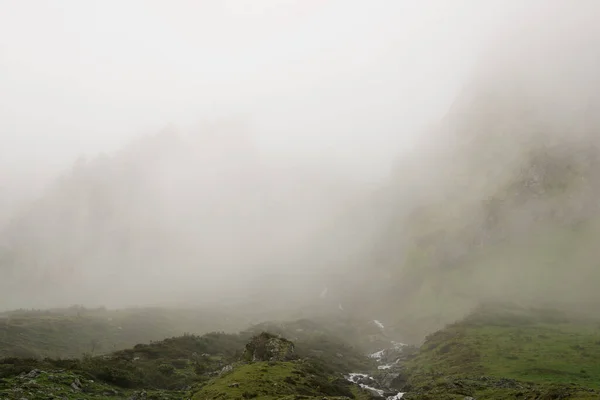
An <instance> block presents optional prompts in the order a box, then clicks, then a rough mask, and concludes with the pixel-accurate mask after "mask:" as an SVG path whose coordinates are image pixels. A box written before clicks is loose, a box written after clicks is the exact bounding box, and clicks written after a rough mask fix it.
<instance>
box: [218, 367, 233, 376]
mask: <svg viewBox="0 0 600 400" xmlns="http://www.w3.org/2000/svg"><path fill="white" fill-rule="evenodd" d="M230 371H233V365H231V364H229V365H226V366H224V367H223V369H221V371H220V372H219V373H218V375H223V374H225V373H227V372H230Z"/></svg>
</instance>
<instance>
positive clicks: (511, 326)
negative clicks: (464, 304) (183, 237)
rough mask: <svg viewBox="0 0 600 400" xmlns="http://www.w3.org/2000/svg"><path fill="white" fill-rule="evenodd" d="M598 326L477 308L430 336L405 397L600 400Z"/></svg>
mask: <svg viewBox="0 0 600 400" xmlns="http://www.w3.org/2000/svg"><path fill="white" fill-rule="evenodd" d="M599 322H600V321H598V320H594V319H589V318H566V317H565V316H564V315H561V314H560V313H557V312H550V311H543V310H537V311H528V310H522V309H516V308H515V309H510V310H506V309H489V308H488V309H485V310H479V311H478V312H476V313H474V314H473V315H471V316H470V317H468V318H467V319H465V320H464V321H461V322H458V323H455V324H453V325H450V326H448V327H447V328H445V329H443V330H441V331H438V332H436V333H434V334H432V335H430V336H429V337H428V338H427V340H426V341H425V344H424V345H423V346H422V348H421V350H420V352H419V355H418V357H417V358H415V359H414V360H412V361H411V362H410V363H409V365H408V370H409V371H410V383H411V385H412V388H411V390H410V392H411V394H410V395H407V398H410V397H411V396H412V397H414V398H428V396H433V397H432V398H462V397H464V396H467V395H468V396H474V397H476V398H498V399H500V398H514V397H519V396H520V397H522V398H548V399H554V398H576V399H588V398H589V399H592V398H593V399H597V398H598V397H599V394H598V391H597V389H600V324H599ZM461 396H462V397H461ZM539 396H541V397H539ZM544 396H547V397H544ZM561 396H563V397H561Z"/></svg>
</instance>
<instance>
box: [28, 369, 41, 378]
mask: <svg viewBox="0 0 600 400" xmlns="http://www.w3.org/2000/svg"><path fill="white" fill-rule="evenodd" d="M41 374H42V371H40V370H39V369H32V370H31V371H29V373H28V374H26V375H25V376H24V377H25V378H28V379H35V378H37V377H38V376H40V375H41Z"/></svg>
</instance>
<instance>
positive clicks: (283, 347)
mask: <svg viewBox="0 0 600 400" xmlns="http://www.w3.org/2000/svg"><path fill="white" fill-rule="evenodd" d="M294 354H295V347H294V343H292V342H291V341H289V340H287V339H285V338H282V337H279V336H275V335H272V334H270V333H267V332H263V333H261V334H260V335H257V336H254V337H253V338H252V340H250V342H249V343H248V344H246V348H245V350H244V354H243V355H242V359H243V360H244V361H288V360H292V359H293V358H294Z"/></svg>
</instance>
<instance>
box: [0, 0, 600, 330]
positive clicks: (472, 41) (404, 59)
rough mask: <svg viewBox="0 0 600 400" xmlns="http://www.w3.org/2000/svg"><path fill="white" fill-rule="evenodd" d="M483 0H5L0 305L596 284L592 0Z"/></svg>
mask: <svg viewBox="0 0 600 400" xmlns="http://www.w3.org/2000/svg"><path fill="white" fill-rule="evenodd" d="M482 3H483V2H477V1H455V2H444V1H427V2H420V3H419V5H414V4H412V3H411V2H408V1H377V2H372V3H370V4H369V5H367V4H366V3H365V2H359V1H344V2H342V1H327V2H312V1H306V2H299V1H298V2H295V1H267V0H263V1H252V2H250V1H242V0H235V1H224V2H215V3H214V4H204V3H201V4H200V3H199V4H195V3H191V2H177V3H174V4H169V5H167V4H166V3H163V2H154V1H144V2H137V1H129V2H125V3H119V5H117V4H116V3H111V2H103V3H102V4H100V3H98V4H90V3H86V4H83V3H80V2H74V1H66V0H65V1H58V2H53V3H52V4H48V3H45V2H35V1H30V2H17V1H6V2H3V3H2V5H1V6H0V7H2V8H3V12H2V13H0V38H1V39H0V135H2V136H1V139H2V146H1V147H0V172H1V174H0V179H1V181H0V184H1V186H0V189H1V190H0V204H1V205H2V212H1V213H0V269H1V271H2V280H1V282H0V304H1V307H2V308H19V307H24V308H28V307H37V308H47V307H56V306H69V305H72V304H84V305H89V306H99V305H103V306H108V307H124V306H134V305H181V304H186V305H197V304H207V303H211V304H212V303H218V304H243V303H245V304H251V306H250V307H255V308H257V309H260V310H263V311H264V310H271V309H273V310H274V309H278V310H282V309H283V310H305V311H306V312H315V311H314V310H315V309H317V310H318V312H321V313H323V312H326V313H332V314H336V315H357V316H360V317H364V318H378V319H386V318H387V320H389V321H392V322H394V323H397V324H404V325H409V324H410V325H411V326H413V327H414V331H411V332H409V331H406V332H405V334H406V335H410V334H414V335H415V336H419V335H422V334H424V333H426V332H427V331H429V330H431V329H432V328H435V327H438V326H440V325H442V324H444V323H446V322H449V321H452V320H453V319H455V318H458V317H459V316H460V315H463V314H464V313H466V312H467V311H468V310H469V309H471V308H472V307H474V306H475V305H476V304H479V303H480V302H482V301H489V300H494V301H498V300H500V301H506V300H511V301H515V300H518V301H524V302H530V303H531V304H533V303H535V304H541V303H549V302H551V303H553V304H570V305H573V304H582V303H585V304H597V302H598V301H600V298H597V296H596V295H595V294H594V292H595V288H594V287H593V284H592V283H591V282H594V281H597V279H596V278H597V277H598V276H597V275H598V273H597V272H596V271H597V266H596V265H595V261H594V260H595V246H594V244H593V242H594V240H593V238H594V232H596V231H597V228H598V227H600V225H599V224H597V223H596V221H597V220H598V216H599V215H600V210H598V207H597V205H596V201H595V199H596V198H597V196H598V194H600V193H599V192H600V186H599V185H598V184H597V183H596V182H597V181H598V179H597V178H598V168H600V163H599V161H598V160H600V157H598V156H599V155H600V153H599V152H598V150H599V149H598V139H597V130H598V128H599V127H600V119H599V118H600V117H598V116H599V115H600V113H599V112H600V109H599V108H600V99H599V98H598V95H597V92H598V89H600V88H599V84H600V82H599V81H598V79H599V78H598V73H597V71H599V70H600V69H599V67H600V50H598V49H600V46H599V45H600V43H598V42H600V32H599V30H600V28H598V27H597V26H598V24H597V22H598V21H597V20H598V17H597V16H598V15H600V14H599V12H600V8H599V6H597V5H596V3H595V2H593V1H580V2H577V3H574V2H567V1H561V0H555V1H534V0H530V1H524V2H523V1H520V2H517V1H489V2H485V4H482ZM109 26H110V27H111V28H110V29H109V28H108V27H109ZM557 249H558V250H557ZM567 265H568V268H567V267H566V266H567ZM565 282H568V285H566V284H565ZM567 286H568V288H567ZM308 310H312V311H308ZM290 312H291V311H290Z"/></svg>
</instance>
